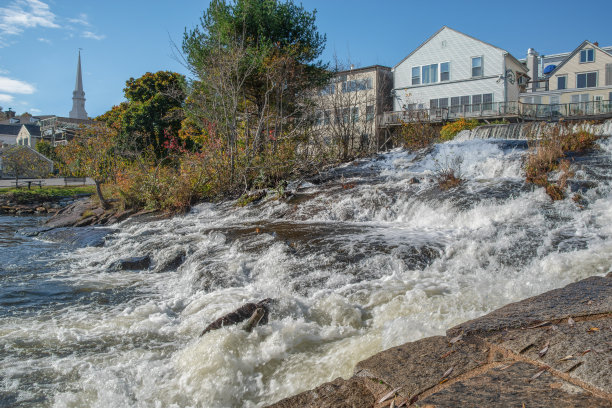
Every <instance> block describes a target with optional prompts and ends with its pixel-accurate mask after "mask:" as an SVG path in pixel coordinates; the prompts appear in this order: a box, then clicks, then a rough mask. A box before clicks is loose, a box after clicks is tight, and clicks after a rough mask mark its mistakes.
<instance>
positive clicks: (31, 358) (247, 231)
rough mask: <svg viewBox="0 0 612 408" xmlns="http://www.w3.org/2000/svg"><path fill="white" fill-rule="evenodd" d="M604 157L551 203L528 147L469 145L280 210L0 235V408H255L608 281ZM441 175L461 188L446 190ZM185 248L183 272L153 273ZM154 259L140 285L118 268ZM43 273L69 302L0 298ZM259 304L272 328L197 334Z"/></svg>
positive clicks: (366, 169) (345, 179)
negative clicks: (550, 295) (569, 289)
mask: <svg viewBox="0 0 612 408" xmlns="http://www.w3.org/2000/svg"><path fill="white" fill-rule="evenodd" d="M599 144H600V146H601V149H598V150H596V151H592V152H589V153H587V154H583V155H578V156H575V157H573V160H574V166H575V169H576V173H575V174H576V175H575V177H574V179H573V180H572V182H571V183H570V187H569V189H571V190H572V192H571V193H570V194H568V198H566V199H565V200H562V201H558V202H554V203H553V202H551V200H550V199H549V198H548V196H547V195H546V194H545V192H544V189H543V188H534V187H533V186H530V185H526V184H525V183H524V174H523V170H522V161H523V159H524V155H525V152H526V147H527V146H526V142H525V141H520V140H491V139H488V140H479V139H471V138H467V139H466V140H460V141H453V142H448V143H444V144H438V145H435V146H433V147H432V148H430V149H427V150H424V151H421V152H418V153H407V152H405V151H402V150H395V151H391V152H389V153H386V154H381V155H379V156H377V157H375V158H372V159H367V160H359V161H355V162H353V163H350V164H346V165H343V166H340V167H337V168H334V169H332V170H330V171H328V172H326V173H324V174H322V175H321V176H320V178H319V180H318V181H319V182H318V183H317V184H312V183H301V184H300V185H297V184H293V185H290V186H289V187H288V190H289V191H290V193H291V196H290V197H289V198H288V199H286V200H277V199H275V198H274V197H270V198H267V199H265V200H263V201H262V202H260V203H255V204H251V205H248V206H246V207H242V208H240V207H236V206H235V203H231V202H226V203H221V204H201V205H199V206H197V207H195V208H194V209H193V210H192V211H191V213H190V214H188V215H185V216H180V217H174V218H172V219H167V220H158V221H149V222H138V223H137V222H130V221H127V222H125V223H123V224H122V225H120V226H119V228H118V230H117V231H115V232H112V233H111V234H110V235H108V236H107V237H106V241H105V244H104V246H102V247H86V248H76V249H75V248H72V247H68V246H61V245H59V244H52V243H49V242H46V241H42V240H35V239H27V238H25V237H21V238H19V239H13V240H11V239H4V240H0V249H1V250H2V251H3V252H2V254H1V255H0V256H2V257H3V258H2V259H3V267H4V270H3V271H2V273H0V279H1V282H2V289H1V290H2V291H3V292H0V300H1V301H2V302H1V303H0V350H2V353H1V354H0V405H10V406H22V407H31V406H44V407H84V406H87V407H232V406H235V407H239V406H245V407H259V406H264V405H266V404H269V403H272V402H275V401H277V400H279V399H282V398H284V397H287V396H290V395H293V394H295V393H298V392H301V391H304V390H306V389H309V388H312V387H315V386H317V385H319V384H321V383H323V382H325V381H330V380H332V379H334V378H336V377H338V376H342V377H349V376H350V375H351V374H352V370H353V367H354V365H355V364H356V363H357V362H358V361H360V360H362V359H364V358H366V357H369V356H371V355H373V354H375V353H376V352H378V351H381V350H384V349H387V348H389V347H393V346H396V345H399V344H402V343H405V342H409V341H413V340H417V339H420V338H423V337H426V336H432V335H438V334H442V333H444V331H445V330H446V329H447V328H449V327H451V326H453V325H455V324H458V323H460V322H462V321H465V320H467V319H471V318H475V317H477V316H480V315H483V314H485V313H487V312H489V311H491V310H493V309H495V308H498V307H500V306H502V305H504V304H506V303H509V302H513V301H517V300H520V299H523V298H525V297H528V296H532V295H535V294H538V293H541V292H543V291H546V290H550V289H553V288H557V287H561V286H564V285H566V284H567V283H570V282H573V281H576V280H578V279H581V278H585V277H587V276H591V275H603V274H605V273H607V272H608V271H610V269H611V268H610V265H611V264H612V237H611V234H612V195H611V190H610V187H611V181H612V172H611V169H612V142H611V141H610V139H609V138H603V139H601V140H600V141H599ZM447 166H455V167H458V168H459V169H460V172H461V175H462V177H463V179H465V182H464V183H463V184H462V185H460V186H459V187H455V188H453V189H450V190H448V191H441V190H440V189H439V188H438V186H437V182H436V181H435V176H436V172H437V171H439V170H440V169H443V168H445V167H447ZM413 178H416V179H418V180H419V182H418V183H415V182H414V180H413ZM569 189H568V192H569ZM575 192H579V193H580V194H581V195H582V197H583V199H582V201H581V202H580V203H576V202H574V201H573V200H572V198H571V197H572V195H573V194H574V193H575ZM11 220H12V219H11ZM11 222H12V221H11ZM14 234H17V235H15V236H17V237H19V234H18V233H14V232H11V233H10V234H8V235H10V236H13V235H14ZM0 238H3V235H0ZM24 245H25V246H26V247H25V248H24V249H22V253H23V254H28V255H27V256H26V257H25V258H23V259H22V260H21V261H20V260H19V259H18V258H19V257H18V256H17V255H15V251H17V249H15V248H22V247H23V246H24ZM49 245H56V246H55V247H53V248H52V249H53V250H52V251H51V250H46V249H45V248H47V247H48V246H49ZM32 248H34V249H32ZM11 251H12V252H11ZM181 253H185V262H184V263H183V264H182V265H181V266H179V267H178V268H176V269H175V270H170V271H166V272H162V271H161V268H160V267H159V266H160V265H162V264H163V263H164V262H165V261H167V260H169V259H173V258H175V257H176V256H177V254H181ZM7 254H9V255H7ZM10 254H13V255H10ZM147 254H148V255H150V256H151V257H152V259H153V267H152V268H151V269H150V270H148V271H120V272H118V271H115V270H113V269H112V268H111V265H112V264H113V263H114V262H115V261H117V260H119V259H122V258H126V257H130V256H139V255H147ZM24 259H25V260H24ZM34 263H37V264H43V266H42V267H41V266H32V264H34ZM24 265H26V266H27V265H30V267H31V268H33V269H34V270H39V271H40V270H41V269H40V268H42V270H44V273H43V272H39V273H36V274H34V273H29V274H28V273H26V272H27V270H28V268H26V266H24ZM37 268H38V269H37ZM32 279H34V280H43V281H44V282H47V283H48V284H49V285H53V286H54V287H61V288H63V289H62V291H61V297H58V296H60V295H57V294H55V292H51V293H49V294H47V295H46V296H47V297H46V300H45V299H43V300H33V301H32V302H36V303H33V304H25V305H24V304H22V303H18V304H14V303H11V302H9V301H6V299H7V297H8V294H7V293H8V292H7V291H9V290H11V289H7V285H9V283H10V285H13V286H20V285H21V286H23V287H25V286H28V284H30V283H31V280H32ZM11 293H12V292H11ZM267 297H270V298H274V299H277V302H276V303H275V305H274V307H273V309H272V313H271V315H270V322H269V324H267V325H265V326H259V327H256V328H255V329H254V330H253V331H252V332H251V333H247V332H245V331H243V330H241V329H240V328H239V327H226V328H222V329H220V330H216V331H213V332H210V333H207V334H206V335H204V336H203V337H198V336H199V334H200V332H201V331H202V329H203V328H204V327H206V325H207V324H209V323H210V322H212V321H213V320H215V319H216V318H217V317H219V316H221V315H223V314H224V313H227V312H229V311H231V310H233V309H235V308H237V307H239V306H240V305H242V304H243V303H246V302H249V301H258V300H261V299H264V298H267ZM22 300H23V299H22ZM26 303H27V302H26Z"/></svg>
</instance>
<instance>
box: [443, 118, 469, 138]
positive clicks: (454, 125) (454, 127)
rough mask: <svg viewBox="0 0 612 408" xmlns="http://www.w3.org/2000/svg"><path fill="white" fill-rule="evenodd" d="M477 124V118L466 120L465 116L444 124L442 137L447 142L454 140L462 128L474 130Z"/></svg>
mask: <svg viewBox="0 0 612 408" xmlns="http://www.w3.org/2000/svg"><path fill="white" fill-rule="evenodd" d="M477 126H478V121H477V120H476V119H470V120H465V118H460V119H458V120H456V121H454V122H450V123H447V124H446V125H444V126H442V130H440V139H441V140H442V141H445V142H446V141H449V140H453V138H454V137H455V136H456V135H457V133H459V132H461V131H462V130H472V129H474V128H475V127H477Z"/></svg>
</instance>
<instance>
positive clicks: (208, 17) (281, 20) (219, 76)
mask: <svg viewBox="0 0 612 408" xmlns="http://www.w3.org/2000/svg"><path fill="white" fill-rule="evenodd" d="M314 21H315V12H312V13H309V12H307V11H305V10H304V8H303V7H302V6H296V5H295V4H293V3H292V2H283V3H281V2H279V1H276V0H236V1H234V2H229V3H228V2H227V1H225V0H213V2H212V3H211V4H210V6H209V8H208V10H207V11H206V12H205V13H204V15H203V17H202V18H201V20H200V25H199V26H198V27H196V28H194V29H192V30H189V31H188V30H186V31H185V35H184V38H183V45H182V50H183V55H184V58H185V62H186V64H187V66H188V67H189V69H190V70H191V72H192V73H193V75H194V77H195V78H194V80H192V81H191V82H190V93H189V96H188V98H187V103H186V116H187V120H186V121H185V122H184V129H183V132H182V135H183V136H190V137H192V138H193V137H194V136H195V139H196V141H199V142H200V143H201V144H208V146H218V148H219V149H221V150H222V155H223V156H225V157H227V162H228V164H227V166H228V167H229V171H228V173H229V174H228V178H229V180H228V181H229V184H233V183H234V182H236V181H238V180H240V181H244V184H245V187H246V188H248V187H249V186H250V184H251V182H252V181H253V179H254V177H255V176H258V175H259V174H261V173H262V172H265V171H266V170H267V169H265V168H263V167H264V166H263V163H269V161H268V160H267V159H268V158H270V156H269V155H277V154H278V152H279V151H280V150H282V151H283V152H285V153H286V152H287V151H288V150H290V148H289V144H292V143H295V142H296V141H299V140H300V138H303V136H304V129H305V127H304V125H305V124H306V123H307V113H308V107H309V105H308V97H309V95H310V92H311V91H312V89H314V88H316V87H318V86H320V85H321V84H323V83H325V81H326V80H327V79H328V77H329V74H328V73H327V71H326V69H325V68H326V67H325V66H324V65H323V64H322V63H321V62H320V61H316V59H317V58H318V57H319V55H320V54H321V52H322V51H323V47H324V44H325V36H323V35H320V34H319V33H318V32H317V29H316V26H315V24H314ZM198 134H199V136H198ZM279 149H280V150H279ZM285 165H286V166H289V165H291V162H287V163H285ZM238 173H240V174H238Z"/></svg>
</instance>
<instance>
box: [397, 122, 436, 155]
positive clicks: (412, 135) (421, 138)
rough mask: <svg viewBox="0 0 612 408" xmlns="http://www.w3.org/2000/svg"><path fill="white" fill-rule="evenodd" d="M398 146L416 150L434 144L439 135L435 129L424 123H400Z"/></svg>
mask: <svg viewBox="0 0 612 408" xmlns="http://www.w3.org/2000/svg"><path fill="white" fill-rule="evenodd" d="M399 137H400V140H399V142H400V144H401V145H402V147H404V148H406V149H409V150H418V149H422V148H424V147H427V146H429V145H431V144H432V143H434V142H435V141H436V140H437V139H438V137H439V134H438V132H437V131H436V129H435V128H434V127H433V126H432V125H431V124H429V123H426V122H409V123H406V122H404V123H402V127H401V130H400V134H399Z"/></svg>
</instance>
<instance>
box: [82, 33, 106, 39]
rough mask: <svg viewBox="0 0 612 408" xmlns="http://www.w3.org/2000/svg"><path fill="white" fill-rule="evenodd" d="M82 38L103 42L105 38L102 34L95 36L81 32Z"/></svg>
mask: <svg viewBox="0 0 612 408" xmlns="http://www.w3.org/2000/svg"><path fill="white" fill-rule="evenodd" d="M83 38H89V39H91V40H98V41H100V40H103V39H105V38H106V36H105V35H104V34H95V33H92V32H91V31H84V32H83Z"/></svg>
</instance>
